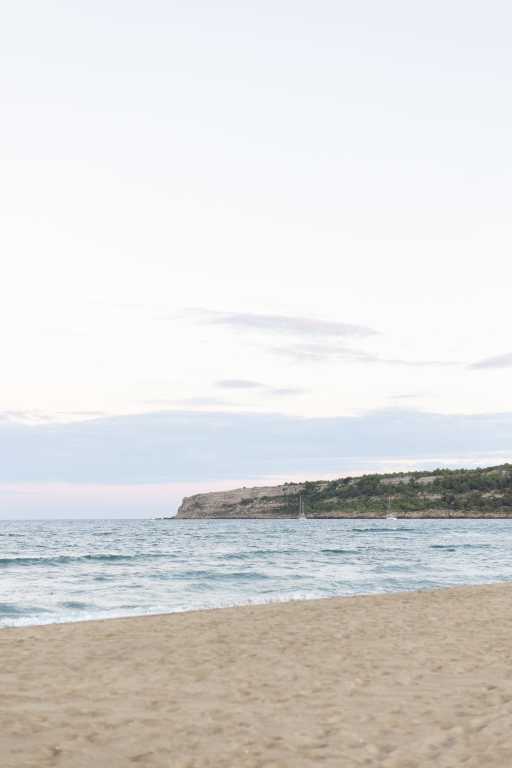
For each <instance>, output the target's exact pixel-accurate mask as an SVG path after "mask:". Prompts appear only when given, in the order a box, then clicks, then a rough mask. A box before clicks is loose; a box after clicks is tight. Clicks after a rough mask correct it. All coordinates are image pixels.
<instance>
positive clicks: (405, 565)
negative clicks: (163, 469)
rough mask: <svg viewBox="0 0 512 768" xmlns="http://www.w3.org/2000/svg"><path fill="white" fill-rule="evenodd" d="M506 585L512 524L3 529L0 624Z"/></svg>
mask: <svg viewBox="0 0 512 768" xmlns="http://www.w3.org/2000/svg"><path fill="white" fill-rule="evenodd" d="M511 580H512V520H400V519H399V520H388V519H384V520H314V521H313V520H244V521H242V520H233V521H228V520H198V521H193V520H115V521H114V520H82V521H38V522H34V521H23V522H9V521H3V522H2V521H0V627H15V626H29V625H35V624H53V623H60V622H69V621H81V620H87V619H106V618H112V617H120V616H140V615H144V614H156V613H169V612H175V611H191V610H197V609H203V608H219V607H223V606H234V605H244V604H250V603H267V602H276V601H284V600H304V599H311V598H321V597H333V596H335V595H360V594H377V593H384V592H398V591H402V590H422V589H432V588H436V587H447V586H460V585H469V584H489V583H492V582H500V581H501V582H504V581H511Z"/></svg>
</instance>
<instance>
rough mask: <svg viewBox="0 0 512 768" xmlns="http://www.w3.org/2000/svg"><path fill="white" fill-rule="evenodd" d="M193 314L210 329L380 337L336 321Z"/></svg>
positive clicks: (249, 314) (199, 311)
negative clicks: (226, 328)
mask: <svg viewBox="0 0 512 768" xmlns="http://www.w3.org/2000/svg"><path fill="white" fill-rule="evenodd" d="M194 312H195V314H196V316H197V317H198V318H199V319H200V321H201V322H203V323H206V324H208V325H221V326H225V327H229V328H232V329H235V330H242V331H243V330H246V331H259V332H261V333H271V334H273V335H276V334H281V335H285V336H306V337H315V338H322V337H324V338H328V337H334V338H335V337H338V338H340V337H356V338H357V337H359V338H362V337H367V336H374V335H376V334H377V331H376V330H374V329H373V328H369V327H368V326H365V325H357V324H354V323H344V322H340V321H337V320H319V319H317V318H311V317H293V316H288V315H264V314H253V313H250V312H213V311H210V310H206V309H203V310H194Z"/></svg>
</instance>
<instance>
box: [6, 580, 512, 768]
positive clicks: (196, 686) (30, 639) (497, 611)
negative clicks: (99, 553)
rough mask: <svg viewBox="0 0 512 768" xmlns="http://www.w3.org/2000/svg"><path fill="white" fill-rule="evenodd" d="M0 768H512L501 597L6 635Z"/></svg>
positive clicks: (308, 607) (426, 596) (474, 591)
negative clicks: (455, 767) (496, 767)
mask: <svg viewBox="0 0 512 768" xmlns="http://www.w3.org/2000/svg"><path fill="white" fill-rule="evenodd" d="M0 765H1V766H2V768H21V767H22V766H30V768H47V767H48V766H59V768H86V767H87V768H103V767H105V768H127V767H128V766H132V765H133V766H141V768H146V767H147V768H156V767H158V768H208V767H212V766H215V767H216V768H217V766H219V767H220V766H223V767H225V768H228V767H229V768H260V767H261V768H270V767H271V766H273V768H283V767H288V766H289V767H290V768H302V767H303V766H320V767H322V766H329V767H330V766H336V768H351V767H352V766H372V767H375V768H377V767H378V768H391V766H393V768H395V767H396V768H413V767H414V766H435V767H436V768H447V767H448V766H464V768H493V767H494V766H500V767H501V768H510V767H511V766H512V586H507V585H497V586H491V587H477V588H463V589H449V590H436V591H432V592H420V593H405V594H404V593H402V594H399V595H385V596H376V597H375V596H373V597H356V598H341V599H333V600H317V601H311V602H296V603H287V604H280V605H267V606H251V607H244V608H234V609H224V610H216V611H200V612H195V613H187V614H172V615H168V616H155V617H143V618H136V619H133V618H132V619H119V620H109V621H94V622H84V623H79V624H66V625H60V626H58V625H57V626H55V625H54V626H49V627H34V628H28V629H4V630H1V631H0Z"/></svg>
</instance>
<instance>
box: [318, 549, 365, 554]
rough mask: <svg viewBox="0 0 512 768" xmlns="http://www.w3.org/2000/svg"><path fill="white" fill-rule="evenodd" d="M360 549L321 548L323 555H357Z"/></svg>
mask: <svg viewBox="0 0 512 768" xmlns="http://www.w3.org/2000/svg"><path fill="white" fill-rule="evenodd" d="M360 551H361V550H360V549H321V550H320V552H321V553H322V554H323V555H358V554H359V552H360Z"/></svg>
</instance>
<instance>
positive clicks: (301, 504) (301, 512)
mask: <svg viewBox="0 0 512 768" xmlns="http://www.w3.org/2000/svg"><path fill="white" fill-rule="evenodd" d="M298 519H299V520H307V517H306V513H305V512H304V499H303V498H302V493H301V494H300V496H299V518H298Z"/></svg>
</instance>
